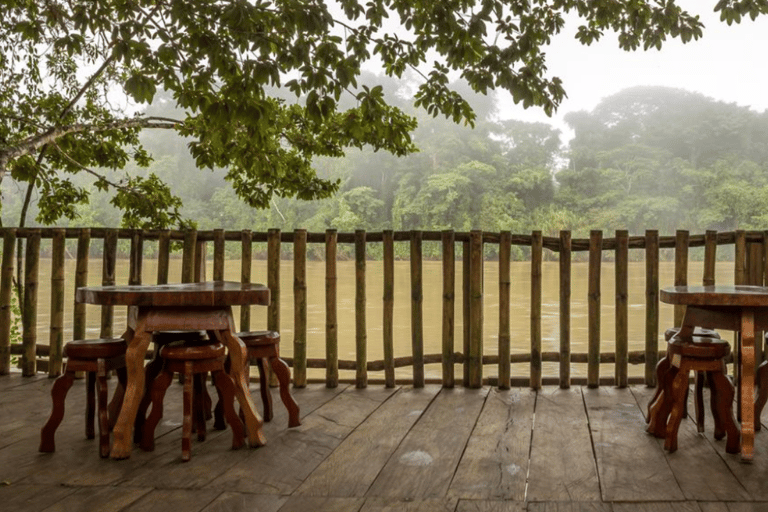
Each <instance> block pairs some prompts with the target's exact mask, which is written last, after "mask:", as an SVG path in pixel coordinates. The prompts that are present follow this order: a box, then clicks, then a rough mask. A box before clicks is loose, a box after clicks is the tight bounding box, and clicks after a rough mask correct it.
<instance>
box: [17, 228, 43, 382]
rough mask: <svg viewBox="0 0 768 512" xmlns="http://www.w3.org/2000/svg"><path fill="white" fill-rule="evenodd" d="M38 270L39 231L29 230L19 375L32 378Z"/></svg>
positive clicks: (35, 359) (25, 264)
mask: <svg viewBox="0 0 768 512" xmlns="http://www.w3.org/2000/svg"><path fill="white" fill-rule="evenodd" d="M39 268H40V230H39V229H33V230H30V232H29V236H28V237H27V250H26V252H25V254H24V306H23V309H22V319H21V322H22V328H23V329H24V333H23V335H22V344H23V348H22V350H23V352H22V356H21V374H22V375H23V376H24V377H32V376H33V375H35V373H36V372H37V292H38V284H39V283H38V274H39Z"/></svg>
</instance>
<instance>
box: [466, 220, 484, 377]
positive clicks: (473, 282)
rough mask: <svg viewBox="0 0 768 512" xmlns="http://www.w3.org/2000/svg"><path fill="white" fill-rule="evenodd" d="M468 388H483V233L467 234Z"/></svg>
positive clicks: (472, 232) (473, 232)
mask: <svg viewBox="0 0 768 512" xmlns="http://www.w3.org/2000/svg"><path fill="white" fill-rule="evenodd" d="M469 245H470V248H469V268H470V270H469V324H470V325H469V387H470V388H480V387H482V386H483V232H482V231H480V230H472V231H471V232H470V234H469Z"/></svg>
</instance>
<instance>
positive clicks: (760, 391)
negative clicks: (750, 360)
mask: <svg viewBox="0 0 768 512" xmlns="http://www.w3.org/2000/svg"><path fill="white" fill-rule="evenodd" d="M755 385H756V386H757V399H756V400H755V431H758V430H760V414H762V412H763V407H765V403H766V402H768V361H763V362H762V363H760V366H758V367H757V371H756V372H755Z"/></svg>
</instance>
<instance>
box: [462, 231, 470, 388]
mask: <svg viewBox="0 0 768 512" xmlns="http://www.w3.org/2000/svg"><path fill="white" fill-rule="evenodd" d="M469 259H470V258H469V240H468V239H467V240H465V241H464V242H463V243H462V244H461V298H462V353H463V354H464V365H463V368H462V378H463V384H464V387H468V386H469V333H470V325H469Z"/></svg>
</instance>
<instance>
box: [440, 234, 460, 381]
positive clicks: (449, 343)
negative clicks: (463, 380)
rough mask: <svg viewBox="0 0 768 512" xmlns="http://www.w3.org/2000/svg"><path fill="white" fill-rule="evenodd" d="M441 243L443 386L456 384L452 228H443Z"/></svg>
mask: <svg viewBox="0 0 768 512" xmlns="http://www.w3.org/2000/svg"><path fill="white" fill-rule="evenodd" d="M441 238H442V244H443V339H442V341H443V343H442V345H443V357H442V359H443V387H446V388H452V387H454V386H455V385H456V376H455V369H454V368H455V363H454V357H453V353H454V346H453V343H454V330H455V318H454V316H455V303H456V254H455V252H456V235H455V233H454V232H453V230H445V231H443V233H442V235H441Z"/></svg>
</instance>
